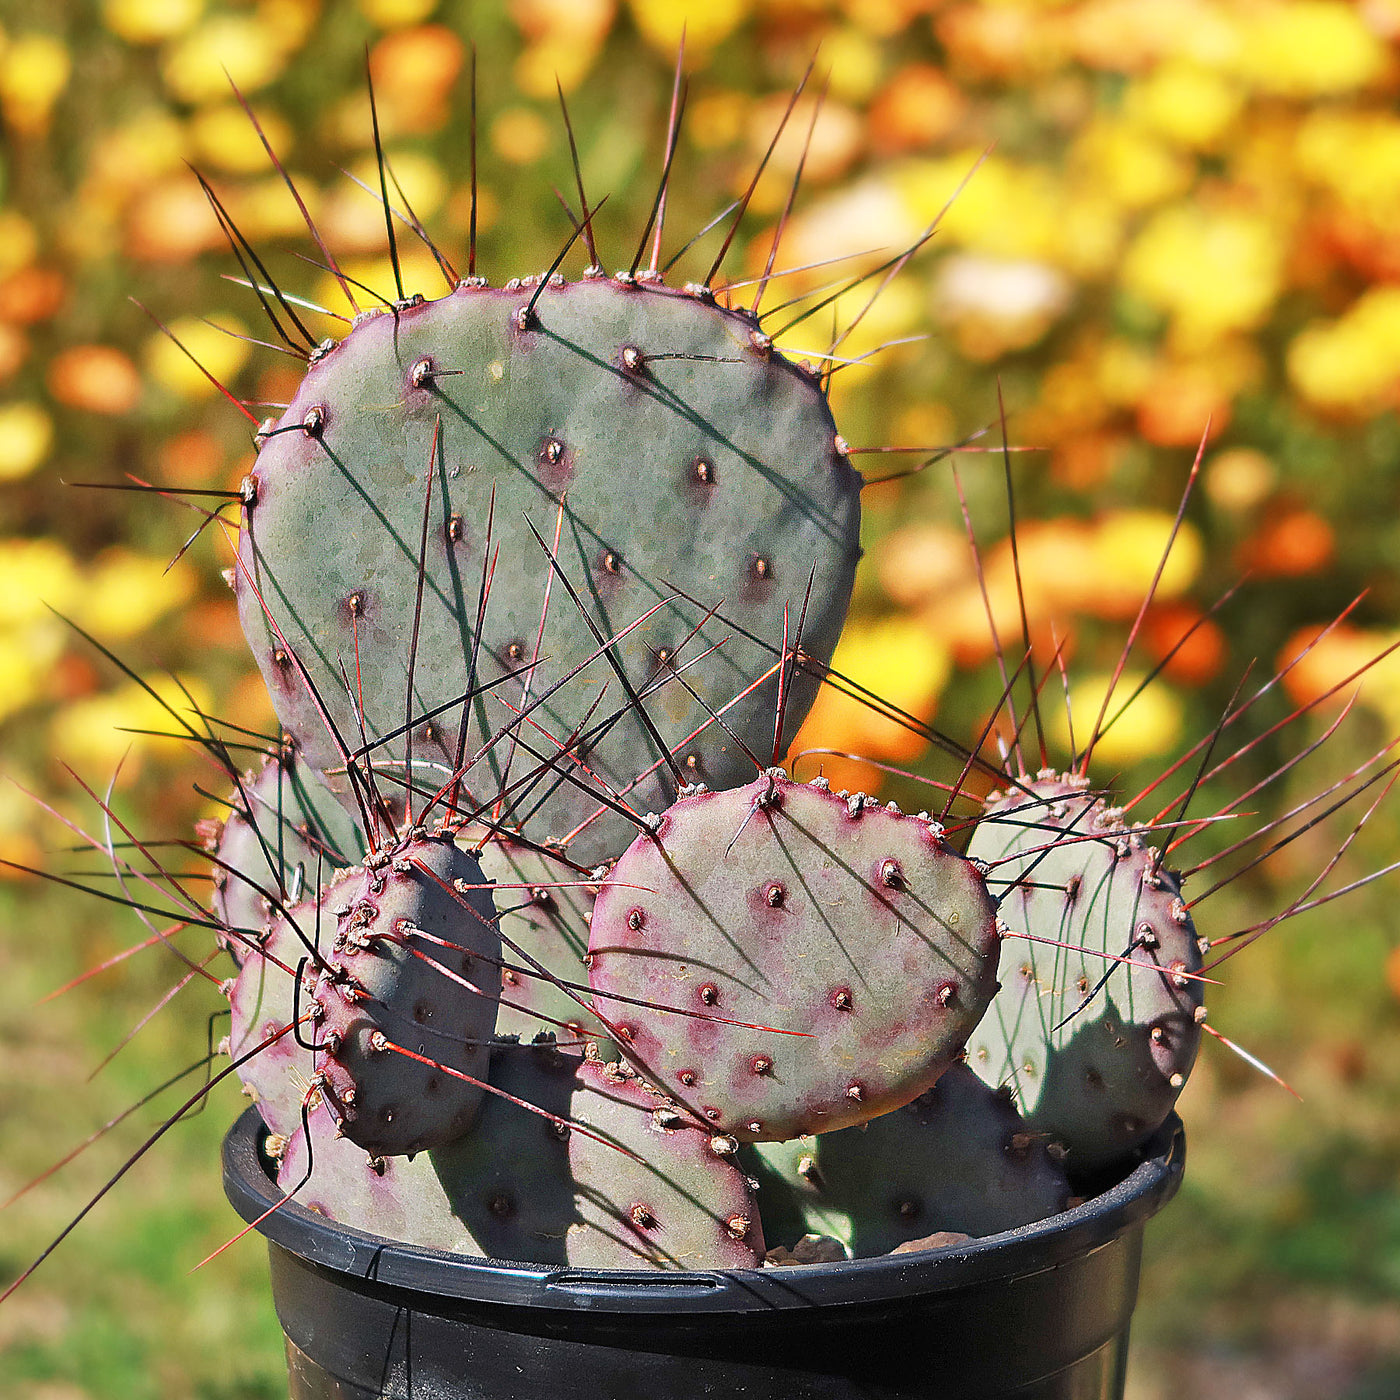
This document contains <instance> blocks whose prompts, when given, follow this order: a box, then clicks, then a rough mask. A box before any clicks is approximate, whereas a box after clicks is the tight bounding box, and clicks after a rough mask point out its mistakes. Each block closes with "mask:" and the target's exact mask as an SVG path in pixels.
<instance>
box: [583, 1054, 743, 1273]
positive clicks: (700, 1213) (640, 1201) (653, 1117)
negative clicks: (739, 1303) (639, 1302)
mask: <svg viewBox="0 0 1400 1400" xmlns="http://www.w3.org/2000/svg"><path fill="white" fill-rule="evenodd" d="M572 1114H573V1118H574V1121H575V1122H577V1123H580V1124H583V1125H584V1126H586V1127H588V1128H590V1129H591V1130H592V1131H593V1132H594V1133H596V1134H598V1135H599V1136H600V1137H602V1138H604V1139H605V1141H604V1142H599V1141H598V1140H597V1138H595V1137H591V1136H588V1135H586V1134H584V1133H581V1132H578V1131H575V1132H572V1133H571V1134H570V1137H569V1167H570V1171H571V1173H572V1177H573V1181H574V1189H575V1192H576V1195H577V1204H578V1212H579V1217H580V1218H579V1220H578V1221H577V1222H576V1223H575V1224H574V1225H572V1226H570V1228H569V1243H568V1255H569V1262H570V1263H571V1264H577V1265H583V1266H586V1267H593V1268H614V1269H635V1268H644V1267H648V1266H650V1267H654V1268H659V1269H744V1268H753V1267H754V1266H755V1265H757V1264H760V1263H762V1261H763V1255H764V1252H765V1248H764V1241H763V1226H762V1223H761V1221H760V1220H759V1215H758V1201H757V1199H756V1197H755V1194H754V1189H753V1186H752V1184H751V1183H750V1181H749V1179H748V1177H747V1176H746V1175H745V1173H744V1172H743V1171H741V1170H740V1168H739V1166H738V1165H737V1162H736V1154H737V1151H738V1146H739V1144H738V1143H737V1142H736V1141H735V1140H734V1139H733V1138H732V1137H728V1136H725V1135H724V1134H717V1133H715V1132H713V1131H712V1130H711V1128H710V1126H709V1125H708V1124H706V1123H698V1122H696V1121H695V1119H693V1118H690V1117H688V1116H687V1115H686V1114H684V1113H683V1112H681V1111H680V1109H679V1108H678V1107H677V1105H676V1104H675V1102H674V1101H673V1100H671V1099H670V1098H668V1097H667V1096H666V1095H664V1094H662V1093H660V1092H658V1091H657V1090H656V1089H654V1088H652V1087H651V1086H649V1085H647V1084H645V1083H644V1082H643V1081H642V1080H641V1079H640V1078H639V1077H638V1075H637V1074H636V1072H635V1071H633V1070H632V1069H630V1067H628V1066H626V1065H622V1064H617V1063H612V1064H603V1063H602V1062H601V1061H599V1060H596V1059H589V1060H586V1061H585V1062H584V1064H583V1066H582V1067H581V1069H580V1071H579V1083H578V1089H577V1090H576V1091H575V1094H574V1098H573V1103H572ZM609 1144H612V1145H611V1146H610V1145H609Z"/></svg>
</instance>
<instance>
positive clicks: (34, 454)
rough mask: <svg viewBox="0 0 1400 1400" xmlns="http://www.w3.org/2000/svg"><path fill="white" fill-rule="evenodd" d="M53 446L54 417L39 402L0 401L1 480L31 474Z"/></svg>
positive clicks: (14, 479) (15, 478)
mask: <svg viewBox="0 0 1400 1400" xmlns="http://www.w3.org/2000/svg"><path fill="white" fill-rule="evenodd" d="M52 445H53V420H52V419H51V418H50V417H49V415H48V414H47V413H46V412H45V411H44V410H43V409H42V408H40V407H39V405H38V404H36V403H29V402H19V403H8V404H0V481H16V480H18V479H19V478H20V477H24V476H28V475H29V473H30V472H32V471H33V470H34V469H35V468H36V467H37V466H38V465H39V464H40V463H41V462H42V461H43V460H44V458H45V457H47V456H48V455H49V448H50V447H51V446H52Z"/></svg>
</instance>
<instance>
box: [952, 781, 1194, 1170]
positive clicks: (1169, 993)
mask: <svg viewBox="0 0 1400 1400" xmlns="http://www.w3.org/2000/svg"><path fill="white" fill-rule="evenodd" d="M1027 788H1028V790H1018V791H1013V792H1008V793H1004V794H994V795H993V796H992V797H991V798H989V799H988V801H987V805H986V809H985V814H984V816H983V817H982V819H981V820H980V821H979V822H978V823H977V827H976V830H975V832H974V833H973V837H972V841H971V844H970V846H969V848H968V851H969V854H970V855H972V856H975V857H978V858H980V859H981V860H983V861H986V862H988V864H989V865H991V866H992V867H993V869H992V874H991V876H990V879H991V880H992V882H993V888H995V889H1000V888H1003V886H1002V885H1001V884H999V883H998V882H1000V881H1007V882H1010V883H1009V886H1007V887H1005V888H1006V894H1005V895H1004V896H1003V898H1002V901H1001V916H1002V918H1003V920H1004V921H1005V922H1006V924H1007V925H1008V929H1009V932H1008V935H1007V951H1006V956H1005V959H1004V966H1003V969H1002V983H1003V986H1002V989H1001V991H1000V993H998V995H997V998H996V1000H995V1001H994V1002H993V1003H992V1007H991V1010H990V1011H988V1013H987V1015H986V1016H985V1017H984V1018H983V1020H982V1024H981V1025H980V1026H979V1027H978V1028H977V1031H976V1033H975V1034H974V1035H973V1037H972V1039H971V1040H970V1041H969V1043H968V1063H969V1064H970V1065H971V1066H972V1068H973V1069H974V1070H975V1071H976V1072H977V1074H978V1075H979V1076H980V1077H981V1078H982V1079H983V1080H984V1081H985V1082H986V1083H988V1084H990V1085H993V1086H1001V1085H1006V1086H1009V1087H1010V1088H1011V1089H1012V1090H1013V1092H1014V1094H1015V1097H1016V1103H1017V1106H1018V1108H1019V1109H1020V1111H1021V1114H1022V1116H1023V1117H1024V1118H1025V1119H1026V1122H1027V1124H1028V1125H1029V1126H1030V1128H1031V1129H1032V1130H1034V1131H1035V1132H1039V1133H1045V1134H1047V1135H1048V1136H1049V1137H1050V1138H1051V1139H1053V1140H1055V1141H1057V1142H1060V1143H1062V1144H1063V1145H1064V1147H1065V1148H1066V1149H1067V1152H1068V1156H1067V1158H1066V1166H1067V1167H1068V1169H1069V1170H1070V1171H1071V1172H1086V1171H1093V1170H1095V1169H1097V1168H1099V1167H1103V1166H1107V1165H1109V1164H1111V1163H1113V1162H1115V1161H1117V1160H1119V1159H1121V1158H1122V1157H1124V1156H1125V1155H1126V1154H1127V1153H1129V1152H1131V1150H1132V1149H1133V1148H1134V1147H1136V1146H1137V1145H1138V1144H1139V1143H1141V1142H1143V1141H1145V1140H1146V1138H1148V1137H1149V1136H1150V1135H1151V1134H1152V1133H1153V1132H1154V1131H1155V1130H1156V1129H1157V1127H1158V1126H1159V1125H1160V1124H1161V1123H1162V1120H1163V1119H1164V1118H1165V1117H1166V1116H1167V1114H1168V1113H1169V1112H1170V1111H1171V1108H1172V1105H1173V1104H1174V1103H1175V1102H1176V1099H1177V1095H1178V1094H1179V1093H1180V1092H1181V1088H1182V1086H1183V1085H1184V1083H1185V1081H1186V1076H1187V1075H1188V1074H1189V1073H1190V1071H1191V1066H1192V1064H1193V1063H1194V1061H1195V1057H1196V1050H1197V1048H1198V1045H1199V1043H1200V1034H1201V1033H1200V1026H1199V1017H1200V1016H1201V1015H1203V1014H1204V1008H1203V1007H1202V995H1201V983H1200V982H1199V981H1198V980H1194V979H1193V978H1191V977H1189V976H1186V975H1183V974H1191V973H1195V972H1198V971H1199V969H1200V967H1201V950H1200V947H1199V944H1198V940H1197V936H1196V930H1195V927H1194V926H1193V924H1192V922H1191V916H1190V915H1189V914H1188V913H1187V911H1186V908H1185V906H1184V905H1183V903H1182V901H1181V889H1180V884H1179V882H1178V879H1177V877H1176V876H1175V875H1173V874H1172V873H1171V872H1170V871H1167V870H1165V869H1164V868H1163V867H1162V863H1161V856H1160V853H1159V852H1158V851H1156V850H1155V849H1153V848H1152V847H1151V846H1150V845H1148V844H1147V842H1146V841H1145V839H1144V833H1143V832H1141V831H1139V830H1134V829H1130V828H1129V827H1128V826H1126V825H1125V824H1124V822H1123V820H1122V817H1121V814H1120V813H1118V812H1117V811H1116V810H1114V809H1113V808H1110V807H1109V806H1107V804H1106V803H1105V802H1104V801H1103V799H1102V798H1100V797H1097V796H1095V795H1094V794H1093V793H1091V792H1089V791H1087V790H1086V788H1087V784H1085V783H1084V782H1083V781H1082V780H1077V779H1075V780H1071V779H1063V778H1057V777H1041V778H1038V779H1037V780H1035V781H1034V782H1032V783H1029V784H1028V785H1027ZM1018 932H1020V933H1028V934H1032V935H1034V936H1035V937H1037V938H1041V939H1051V940H1055V941H1057V942H1059V943H1067V944H1069V945H1071V946H1070V947H1068V948H1063V947H1056V946H1051V945H1050V944H1047V943H1035V942H1031V941H1028V940H1026V939H1020V938H1017V937H1015V934H1016V933H1018ZM1105 954H1107V955H1108V958H1106V957H1105V956H1104V955H1105ZM1124 957H1128V958H1131V959H1132V960H1133V962H1134V964H1145V966H1143V965H1134V966H1127V965H1125V964H1123V963H1115V962H1112V961H1109V959H1110V958H1124Z"/></svg>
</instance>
